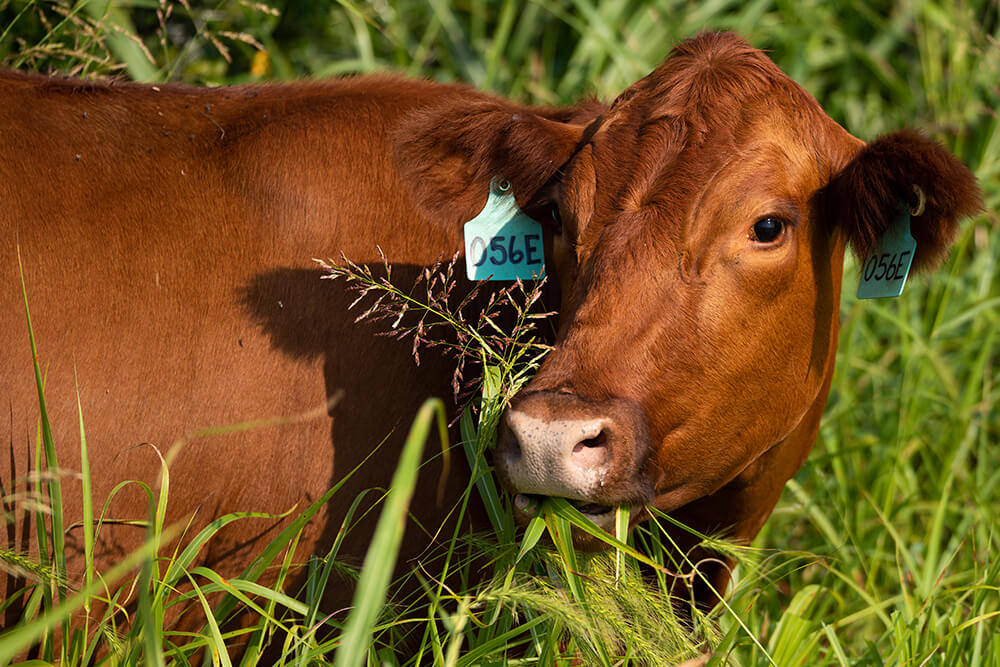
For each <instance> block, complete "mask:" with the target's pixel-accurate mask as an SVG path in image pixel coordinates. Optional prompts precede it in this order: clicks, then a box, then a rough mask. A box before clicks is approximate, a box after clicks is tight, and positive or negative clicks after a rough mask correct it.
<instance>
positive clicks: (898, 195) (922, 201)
mask: <svg viewBox="0 0 1000 667" xmlns="http://www.w3.org/2000/svg"><path fill="white" fill-rule="evenodd" d="M819 195H820V201H819V204H820V209H821V210H822V211H824V214H825V215H827V216H831V218H832V219H831V223H832V224H834V225H839V226H840V227H841V228H842V229H844V231H845V232H846V234H847V242H848V244H849V245H850V246H851V249H852V250H853V251H854V254H855V255H856V256H857V257H858V258H859V260H860V261H862V262H863V261H864V259H865V258H866V257H867V256H868V253H869V252H870V251H871V250H872V249H873V248H874V247H875V244H876V243H878V241H879V239H880V238H881V237H882V235H883V234H885V232H886V230H887V229H888V228H889V226H890V225H891V223H892V221H893V219H894V218H895V217H896V215H897V212H898V210H899V207H900V205H903V204H905V205H909V206H910V208H911V209H912V211H913V215H912V218H911V221H910V233H911V234H912V236H913V238H914V240H915V241H916V242H917V249H916V251H915V253H914V256H913V268H914V269H915V270H925V269H931V268H934V267H935V266H936V265H937V264H938V263H939V262H940V261H941V260H942V259H943V258H944V256H945V255H946V254H947V252H948V248H949V247H950V246H951V243H952V241H953V240H954V239H955V235H956V234H957V233H958V223H959V221H960V220H962V219H963V218H966V217H969V216H972V215H975V214H976V213H978V212H979V211H981V210H982V208H983V199H982V195H981V193H980V191H979V186H978V185H977V184H976V178H975V176H973V175H972V173H971V172H970V171H969V169H968V168H967V167H966V166H965V165H964V164H962V163H961V162H959V161H958V160H957V159H956V158H955V157H954V156H953V155H952V154H951V153H949V152H948V151H947V150H945V149H944V148H943V147H942V146H941V145H940V144H938V143H937V142H936V141H934V140H932V139H928V138H927V137H925V136H923V135H922V134H920V133H919V132H917V131H916V130H901V131H899V132H893V133H892V134H887V135H885V136H883V137H880V138H878V139H876V140H874V141H872V142H871V143H869V144H867V145H865V146H864V147H863V148H862V149H861V150H860V151H859V152H858V154H857V155H855V156H854V158H853V159H852V160H851V161H850V162H849V163H848V164H847V165H846V166H845V167H844V168H843V169H842V170H841V171H840V173H838V174H836V175H835V176H834V177H833V178H832V179H831V180H830V182H829V184H827V186H826V187H825V188H823V190H822V191H820V193H819Z"/></svg>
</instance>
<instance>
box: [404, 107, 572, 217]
mask: <svg viewBox="0 0 1000 667" xmlns="http://www.w3.org/2000/svg"><path fill="white" fill-rule="evenodd" d="M584 127H585V126H584V125H582V124H576V123H573V122H563V121H562V120H561V119H558V118H552V117H545V116H543V115H541V114H540V113H535V112H533V111H531V110H528V109H524V108H522V107H516V106H514V105H505V104H503V103H500V102H494V101H478V100H477V101H473V102H470V101H450V102H448V103H445V104H441V105H437V106H432V107H430V108H426V109H421V110H419V111H417V112H415V113H414V114H412V115H411V116H410V117H409V118H407V119H406V120H405V121H404V122H403V123H402V124H401V125H400V127H399V128H398V129H397V130H396V132H395V136H394V150H395V160H396V168H397V169H398V170H399V172H400V173H401V175H402V176H403V178H404V179H405V180H406V181H407V182H408V183H409V185H410V186H411V189H412V192H413V196H414V199H415V201H416V203H417V206H418V207H419V208H420V210H421V211H422V212H423V213H424V215H426V216H427V217H428V218H429V219H431V220H440V221H444V222H456V223H460V222H463V221H466V220H469V219H471V218H472V217H474V216H475V215H476V214H477V213H479V211H480V210H481V209H482V207H483V204H484V203H485V201H486V194H487V192H488V191H489V185H490V182H491V181H493V180H495V179H502V180H507V181H509V182H510V184H511V186H512V189H513V192H514V195H515V197H516V198H517V201H518V204H520V206H521V207H522V208H527V207H529V206H532V205H537V204H538V202H537V201H536V199H537V197H538V196H539V195H541V194H543V193H542V190H543V186H545V185H546V184H547V183H548V182H549V180H550V179H551V178H552V177H553V175H554V174H555V173H556V171H557V170H558V169H559V168H560V167H562V166H563V165H564V164H565V163H566V162H567V161H568V160H569V159H570V157H571V156H572V155H573V152H574V151H575V150H576V148H577V145H578V143H579V141H580V138H581V136H582V135H583V130H584Z"/></svg>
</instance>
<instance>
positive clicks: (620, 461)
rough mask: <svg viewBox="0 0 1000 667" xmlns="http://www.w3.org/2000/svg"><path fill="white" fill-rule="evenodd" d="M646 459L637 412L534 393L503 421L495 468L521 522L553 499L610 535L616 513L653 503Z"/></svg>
mask: <svg viewBox="0 0 1000 667" xmlns="http://www.w3.org/2000/svg"><path fill="white" fill-rule="evenodd" d="M649 452H650V444H649V429H648V427H647V425H646V419H645V415H644V413H643V412H642V409H641V408H640V407H639V406H638V405H637V404H635V403H633V402H631V401H626V400H623V399H610V400H603V401H587V400H584V399H582V398H580V397H579V396H577V395H575V394H569V393H563V392H554V391H539V392H531V393H527V394H521V395H519V396H518V398H517V399H515V401H514V403H513V404H512V405H511V407H510V408H509V409H508V410H507V412H506V413H505V414H504V419H503V424H502V425H501V430H500V437H499V441H498V445H497V452H496V457H495V464H496V469H497V472H498V474H499V476H500V480H501V482H502V483H503V484H504V485H505V486H506V487H507V489H508V490H509V491H510V492H511V493H513V494H514V506H515V509H516V510H517V514H518V515H519V518H521V519H524V518H527V517H529V516H531V514H532V513H533V509H534V507H535V506H536V505H537V501H538V500H539V499H540V497H545V496H552V497H559V498H566V499H568V500H569V501H570V502H571V503H572V504H573V505H574V506H575V507H576V508H577V509H579V510H580V511H581V512H582V513H583V514H584V515H586V516H588V517H589V518H590V519H591V520H592V521H594V523H596V524H597V525H599V526H600V527H602V528H604V529H610V528H611V525H612V522H613V517H614V513H613V511H612V510H613V509H614V508H615V507H617V506H628V507H634V506H639V505H645V504H648V503H651V502H652V500H653V496H654V494H653V487H652V484H651V483H650V480H649V475H648V474H647V472H646V464H647V462H648V459H649Z"/></svg>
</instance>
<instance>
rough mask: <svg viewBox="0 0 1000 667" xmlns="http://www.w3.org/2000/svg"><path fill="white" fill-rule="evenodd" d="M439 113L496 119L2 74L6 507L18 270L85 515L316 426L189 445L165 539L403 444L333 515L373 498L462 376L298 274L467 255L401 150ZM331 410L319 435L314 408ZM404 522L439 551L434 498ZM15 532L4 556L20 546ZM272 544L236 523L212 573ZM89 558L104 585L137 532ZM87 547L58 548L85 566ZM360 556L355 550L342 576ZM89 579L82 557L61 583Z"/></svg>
mask: <svg viewBox="0 0 1000 667" xmlns="http://www.w3.org/2000/svg"><path fill="white" fill-rule="evenodd" d="M448 99H456V100H470V99H473V100H481V99H486V98H485V96H481V95H480V94H478V93H476V92H474V91H471V90H469V89H466V88H463V87H458V86H445V85H437V84H431V83H424V82H413V81H404V80H401V79H397V78H390V77H376V78H368V79H356V80H348V81H344V82H331V83H316V84H301V85H289V86H275V87H258V88H254V89H249V88H248V89H223V90H201V89H195V88H187V87H177V86H159V87H157V88H153V87H149V86H140V85H134V84H110V85H109V84H93V85H92V84H84V83H81V82H75V81H58V80H56V81H48V80H47V79H45V78H43V77H39V76H30V75H21V74H18V73H4V74H2V75H0V202H2V204H0V211H2V212H0V228H2V236H3V239H4V241H3V257H2V268H0V284H2V291H0V312H2V315H0V332H2V337H3V344H2V346H0V355H2V363H0V367H2V368H3V371H2V377H0V396H2V402H3V405H4V413H5V414H7V415H8V417H7V418H5V419H4V422H5V428H4V429H3V430H4V435H3V441H4V443H8V442H9V443H10V447H9V449H8V448H7V447H6V446H5V454H4V456H3V457H2V461H3V463H2V464H0V470H2V479H3V483H4V487H5V489H6V490H7V493H8V494H10V493H12V492H13V491H17V490H23V489H24V487H23V486H20V488H15V487H14V485H12V480H20V481H21V482H23V481H24V479H23V476H24V475H26V473H27V471H28V469H29V454H30V455H32V456H33V453H34V443H35V433H36V429H37V424H38V404H37V394H36V392H35V390H34V375H33V372H32V368H31V356H30V347H29V340H28V329H27V325H26V322H25V316H24V307H23V301H22V296H21V288H20V281H19V277H18V259H17V252H18V249H19V252H20V257H21V262H22V264H23V267H24V279H25V283H26V286H27V295H28V302H29V306H30V308H31V316H32V324H33V328H34V335H35V337H36V339H37V341H38V349H39V357H40V360H41V363H42V368H43V373H44V375H45V381H46V399H47V404H48V410H49V415H50V418H51V422H52V425H53V429H54V437H55V442H56V444H57V448H58V452H59V466H60V468H62V469H63V470H64V471H67V473H69V472H72V471H76V472H78V471H79V470H80V456H79V452H80V448H79V422H78V419H77V407H76V393H75V392H76V387H77V383H78V387H79V399H80V406H81V410H82V416H83V420H84V425H85V430H86V435H87V443H88V445H89V458H90V469H91V471H92V475H93V479H94V490H93V498H94V500H95V503H96V508H97V510H98V511H99V510H100V508H101V503H103V502H104V500H105V499H106V498H108V497H109V494H110V493H111V490H112V488H113V487H114V486H115V484H117V483H118V482H120V481H122V480H142V481H144V482H146V483H147V484H149V485H150V486H152V487H153V488H154V489H155V488H156V482H157V480H158V478H159V473H160V460H159V458H158V456H157V453H156V451H154V449H153V448H152V447H146V446H143V447H136V445H139V444H141V443H149V444H151V445H155V446H156V448H158V449H159V451H160V452H161V453H162V454H164V455H166V454H167V452H168V450H170V449H171V447H172V445H173V444H174V443H175V442H176V441H177V440H178V439H179V438H181V437H182V436H185V435H190V434H191V433H193V432H194V431H196V430H198V429H204V428H206V427H221V426H227V425H230V424H234V423H237V422H244V421H248V420H259V419H266V418H271V417H295V416H298V415H301V414H302V413H306V412H309V411H313V412H316V411H317V410H319V411H320V413H321V414H320V415H315V414H314V415H313V416H312V417H311V418H309V419H305V420H297V421H292V422H291V423H285V424H281V425H274V426H269V427H263V428H260V427H258V428H252V429H250V430H247V431H243V432H239V433H230V434H227V435H216V436H209V437H200V438H194V439H190V440H189V441H188V442H187V443H186V444H185V445H184V446H183V451H182V452H181V453H180V454H179V455H177V456H176V457H175V459H174V462H173V463H172V465H171V469H170V482H171V484H170V495H169V506H168V507H169V508H170V512H169V515H168V521H169V522H173V521H177V520H179V519H181V518H182V517H185V516H187V515H188V514H189V513H191V512H194V511H195V510H197V512H198V515H197V518H196V522H195V525H194V526H193V529H192V530H195V529H197V528H198V527H199V526H200V525H203V524H204V523H205V522H207V521H208V520H209V519H211V518H214V517H218V516H221V515H222V514H224V513H228V512H235V511H241V512H246V511H253V512H271V513H281V512H285V511H287V510H289V509H291V508H292V507H293V506H294V505H296V504H297V505H298V509H299V510H303V509H305V507H307V506H308V504H309V503H310V502H311V501H313V500H315V499H316V498H318V497H319V496H320V495H322V494H323V493H324V491H325V490H326V489H328V488H329V487H330V486H331V485H332V484H333V483H334V482H335V481H336V480H337V479H338V478H339V477H341V476H342V475H343V474H344V473H346V472H349V471H350V470H352V469H353V468H354V467H355V466H356V465H357V464H359V463H360V462H361V461H362V460H363V459H364V458H365V457H366V456H367V455H368V454H369V453H370V452H371V450H372V449H373V448H374V447H375V446H377V445H379V443H381V442H382V441H383V439H385V438H386V436H388V435H390V433H392V432H393V429H401V430H402V433H399V432H397V433H395V434H394V435H393V436H392V437H391V438H390V439H389V441H388V442H387V443H386V445H385V448H384V450H383V453H382V454H380V456H379V457H378V458H377V459H376V460H375V461H373V462H372V463H370V464H369V465H366V466H364V467H363V468H362V469H361V470H360V471H359V472H358V473H357V476H356V478H355V482H352V483H351V484H350V485H349V486H348V487H346V488H344V489H343V490H342V491H341V492H340V494H339V495H338V496H337V502H336V506H337V507H338V508H339V509H341V510H344V509H346V508H347V506H348V505H349V504H350V502H351V501H352V500H353V498H354V496H355V494H357V493H359V492H360V491H362V490H364V489H367V488H369V487H376V486H379V487H383V488H384V487H385V486H386V484H387V483H388V480H389V476H390V474H391V472H392V469H393V467H394V462H395V460H396V458H397V456H398V450H394V445H395V444H396V443H398V442H399V440H401V438H402V436H403V435H405V430H406V428H407V426H408V424H409V421H410V420H411V419H412V418H413V416H414V415H415V413H416V410H417V407H418V406H419V405H420V403H421V402H422V401H423V400H424V399H425V398H426V397H428V396H434V395H436V396H450V393H451V388H450V377H451V370H450V369H449V368H448V367H447V365H446V364H445V363H444V362H443V361H442V360H440V359H437V358H435V355H433V354H428V355H424V359H423V365H422V366H421V367H420V368H417V367H416V365H415V364H414V363H413V359H412V357H411V355H410V351H409V348H408V346H407V345H406V344H402V345H401V344H397V343H394V342H392V341H391V340H389V339H385V338H379V337H375V336H373V335H372V331H371V330H370V329H368V328H365V327H363V326H362V327H359V326H356V325H354V324H353V319H354V318H353V316H352V315H349V314H348V313H347V304H349V303H350V301H352V300H353V296H351V295H349V294H347V293H346V291H345V288H344V285H343V284H342V283H339V282H336V283H331V282H329V281H320V280H319V277H320V275H321V272H320V270H319V269H318V267H317V266H316V265H315V263H314V262H313V261H312V259H311V258H313V257H326V256H330V257H339V256H340V253H344V254H345V255H346V256H347V257H349V258H351V259H352V260H354V261H356V262H359V263H364V262H367V261H373V262H375V263H379V262H380V261H381V260H380V259H379V256H378V254H377V245H378V246H380V247H381V248H382V250H383V251H384V253H385V255H386V257H387V258H389V260H390V261H392V263H393V264H394V272H395V274H396V275H398V276H400V279H401V280H408V279H412V275H413V271H411V270H410V269H411V268H413V267H423V266H426V265H429V264H431V263H433V262H434V261H435V260H436V259H438V258H440V257H442V256H444V257H446V258H448V257H451V255H452V254H454V253H455V252H456V251H457V250H458V249H459V248H460V247H461V229H460V228H457V227H454V226H450V227H449V226H447V225H436V224H429V223H428V222H427V221H426V220H421V219H420V217H419V215H418V213H417V212H416V210H415V209H414V206H413V204H412V203H411V201H410V199H411V196H410V192H411V188H410V185H409V184H408V183H406V182H405V181H403V180H402V179H401V177H400V175H399V171H398V170H397V169H396V168H395V165H394V162H393V150H392V145H391V143H390V132H391V130H392V129H393V127H394V126H395V125H397V124H398V122H399V121H400V119H401V118H403V117H404V116H405V115H406V114H407V113H408V112H410V111H412V109H414V108H416V107H419V106H426V105H428V104H430V103H432V102H440V101H442V100H448ZM338 394H340V397H339V399H338V403H337V405H336V406H335V407H334V408H333V411H332V414H333V419H332V421H331V419H330V418H329V417H327V416H326V415H325V414H322V408H323V406H324V405H325V404H326V402H327V401H328V399H330V398H331V397H335V396H337V395H338ZM436 471H437V472H431V473H429V476H434V475H436V474H439V472H440V467H438V468H436ZM62 481H63V498H64V501H65V506H66V521H67V525H69V524H72V523H74V522H78V521H79V520H80V518H81V509H80V508H81V488H80V484H79V482H78V480H77V479H76V478H75V477H74V476H73V475H71V474H67V475H64V476H63V478H62ZM461 484H462V482H461V481H460V479H458V478H456V480H455V481H454V485H455V487H456V488H460V487H461ZM431 486H433V484H432V485H431ZM147 506H148V503H147V500H146V496H145V493H144V492H143V491H142V490H141V489H140V487H139V486H138V485H134V484H133V485H131V486H129V487H128V488H127V489H126V490H124V491H123V492H121V493H120V494H119V496H118V497H117V499H116V501H115V502H114V504H112V506H111V508H110V510H109V511H108V513H107V516H108V517H111V518H114V519H139V520H142V519H145V518H146V512H147V509H146V508H147ZM414 507H415V508H416V511H417V513H418V514H419V515H421V519H422V521H423V522H424V525H425V526H426V527H427V528H428V529H431V530H432V529H433V528H434V527H435V526H436V525H437V524H436V523H435V519H436V518H438V517H439V516H440V515H441V514H443V510H442V507H441V506H439V505H438V504H437V503H435V502H434V501H433V495H432V494H430V493H428V494H426V495H425V496H421V497H418V502H416V503H414ZM341 514H342V512H341V513H338V512H333V514H332V515H327V514H326V513H325V512H324V513H323V514H321V516H320V517H319V520H317V521H314V522H313V523H312V524H311V525H310V527H309V529H308V530H307V532H306V534H305V535H304V537H303V542H302V546H304V549H302V551H301V552H300V553H301V554H308V553H310V552H311V551H312V550H313V549H314V548H315V547H316V544H317V541H319V539H320V536H321V535H330V536H332V535H333V534H335V533H336V530H337V526H336V525H335V526H333V528H332V529H327V526H326V524H327V522H328V521H329V520H330V519H331V516H332V517H333V519H334V520H336V521H338V522H339V518H340V516H341ZM15 525H17V526H18V528H17V529H16V530H14V531H13V533H11V531H10V530H9V531H8V536H9V537H10V538H12V539H11V540H10V542H11V543H12V544H15V545H17V546H19V547H21V548H26V547H31V546H33V541H29V540H28V539H27V536H26V534H25V533H24V532H23V531H22V530H21V528H23V526H22V525H21V524H15ZM274 525H275V522H273V521H253V520H250V521H241V522H238V523H237V524H234V525H233V526H232V527H230V528H229V529H227V530H226V531H224V532H223V533H222V535H221V536H220V537H221V538H222V539H219V540H213V542H212V543H211V544H210V545H209V558H210V562H213V563H214V564H215V565H216V566H217V567H220V568H221V569H222V570H223V571H224V572H227V573H235V572H238V571H240V568H242V567H243V566H245V565H246V564H247V558H248V556H249V555H252V554H253V552H254V550H255V549H256V550H259V549H260V547H261V545H262V544H264V543H265V542H263V541H257V542H254V541H253V540H254V538H257V537H258V536H263V537H264V538H265V540H266V539H270V538H271V537H273V536H274V535H275V534H276V531H274V530H273V529H272V530H270V531H269V532H268V531H267V529H268V527H270V526H274ZM356 534H357V531H356ZM101 536H102V538H103V539H102V540H101V544H100V545H99V549H98V554H99V562H100V563H102V564H105V565H106V564H107V563H113V562H114V561H115V560H116V559H117V558H119V557H120V556H121V555H122V554H124V553H127V552H128V551H129V550H131V549H134V548H136V547H137V546H138V544H139V543H140V541H141V540H142V539H143V537H144V530H143V529H142V528H136V527H122V526H113V527H105V528H104V529H102V531H101ZM81 539H82V538H81V531H80V530H79V529H73V530H70V531H68V534H67V540H68V543H69V545H70V546H71V549H72V551H71V553H75V554H76V555H77V556H79V549H82V542H81ZM420 542H421V541H420V540H419V539H417V540H412V541H411V544H412V547H413V548H412V549H410V551H409V553H410V555H412V554H413V553H414V552H415V550H417V549H419V548H421V546H418V545H420ZM424 542H426V540H424ZM364 544H365V538H364V537H363V536H361V537H358V540H357V543H356V544H351V541H350V540H349V541H348V544H347V546H346V547H345V551H344V554H345V556H349V555H350V554H353V555H355V556H357V555H359V554H360V555H363V554H364ZM234 547H235V548H239V547H244V548H243V549H242V550H241V551H238V552H237V553H233V552H232V551H231V550H232V549H233V548H234ZM81 569H82V565H81V562H80V560H79V558H78V557H77V558H72V559H71V561H70V563H69V572H70V576H71V577H72V578H76V577H78V576H79V574H80V573H81ZM341 588H342V587H341Z"/></svg>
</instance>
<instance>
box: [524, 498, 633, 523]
mask: <svg viewBox="0 0 1000 667" xmlns="http://www.w3.org/2000/svg"><path fill="white" fill-rule="evenodd" d="M544 497H545V496H538V495H535V494H531V493H519V494H517V495H516V496H514V506H515V507H516V508H517V509H519V510H520V511H522V512H524V513H525V514H527V515H528V516H534V515H535V514H536V513H537V512H538V508H539V507H541V505H542V499H543V498H544ZM563 500H565V501H566V502H568V503H569V504H570V505H572V506H573V507H574V508H576V509H577V510H578V511H579V512H580V514H582V515H584V516H585V517H587V518H588V519H590V520H592V521H594V523H600V521H597V520H595V519H604V518H605V517H606V516H610V514H611V513H612V512H613V511H614V509H615V508H614V507H611V506H610V505H601V504H599V503H592V502H589V501H587V500H574V499H573V498H564V499H563Z"/></svg>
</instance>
